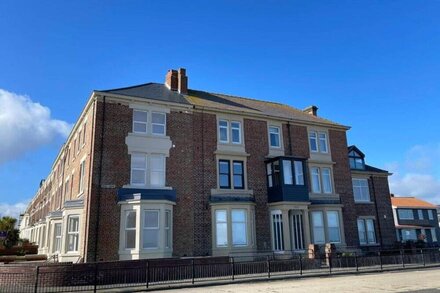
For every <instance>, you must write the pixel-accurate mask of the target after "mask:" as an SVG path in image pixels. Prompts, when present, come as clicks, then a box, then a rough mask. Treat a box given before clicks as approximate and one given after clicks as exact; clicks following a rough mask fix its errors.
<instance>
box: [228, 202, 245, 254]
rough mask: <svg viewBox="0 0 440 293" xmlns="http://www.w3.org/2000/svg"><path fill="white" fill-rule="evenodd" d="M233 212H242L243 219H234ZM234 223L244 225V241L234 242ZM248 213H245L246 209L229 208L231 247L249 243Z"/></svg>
mask: <svg viewBox="0 0 440 293" xmlns="http://www.w3.org/2000/svg"><path fill="white" fill-rule="evenodd" d="M234 212H243V215H244V221H234V217H233V213H234ZM234 224H241V225H243V226H244V233H245V243H239V244H237V243H235V239H234ZM247 226H248V215H247V209H231V238H232V239H231V244H232V246H233V247H244V246H248V245H249V239H248V227H247Z"/></svg>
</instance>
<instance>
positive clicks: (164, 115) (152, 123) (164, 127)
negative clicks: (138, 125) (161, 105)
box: [147, 111, 167, 136]
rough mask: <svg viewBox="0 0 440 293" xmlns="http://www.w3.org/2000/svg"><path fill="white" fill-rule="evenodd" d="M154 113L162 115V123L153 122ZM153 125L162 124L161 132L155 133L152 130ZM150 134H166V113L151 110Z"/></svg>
mask: <svg viewBox="0 0 440 293" xmlns="http://www.w3.org/2000/svg"><path fill="white" fill-rule="evenodd" d="M154 115H161V116H163V121H164V123H157V122H153V116H154ZM147 121H148V120H147ZM155 125H158V126H163V133H155V132H154V126H155ZM151 134H152V135H155V136H166V134H167V114H166V113H164V112H158V111H151Z"/></svg>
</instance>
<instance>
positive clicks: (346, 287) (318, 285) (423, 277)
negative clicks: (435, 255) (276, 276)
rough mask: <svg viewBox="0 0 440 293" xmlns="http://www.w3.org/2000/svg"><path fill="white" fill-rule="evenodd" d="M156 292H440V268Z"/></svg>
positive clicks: (255, 282)
mask: <svg viewBox="0 0 440 293" xmlns="http://www.w3.org/2000/svg"><path fill="white" fill-rule="evenodd" d="M155 292H168V293H171V292H179V293H181V292H187V293H189V292H191V293H193V292H196V293H197V292H200V293H201V292H203V293H205V292H208V293H214V292H216V293H235V292H257V293H260V292H270V293H284V292H295V293H296V292H298V293H302V292H304V293H314V292H338V293H348V292H350V293H354V292H356V293H358V292H368V293H374V292H417V293H431V292H432V293H440V268H433V269H421V270H405V271H395V272H383V273H369V274H359V275H340V276H329V277H310V278H302V279H284V280H273V281H270V280H267V281H266V280H265V281H253V282H249V283H236V284H228V285H217V286H206V287H194V288H184V289H171V290H164V291H155Z"/></svg>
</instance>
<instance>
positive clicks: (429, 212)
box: [428, 210, 434, 220]
mask: <svg viewBox="0 0 440 293" xmlns="http://www.w3.org/2000/svg"><path fill="white" fill-rule="evenodd" d="M428 219H430V220H434V215H433V213H432V210H428Z"/></svg>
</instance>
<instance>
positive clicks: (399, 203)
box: [391, 196, 436, 208]
mask: <svg viewBox="0 0 440 293" xmlns="http://www.w3.org/2000/svg"><path fill="white" fill-rule="evenodd" d="M391 204H392V205H393V206H394V207H399V208H401V207H408V208H436V206H435V205H433V204H431V203H429V202H426V201H424V200H421V199H418V198H416V197H412V196H405V197H404V196H393V197H391Z"/></svg>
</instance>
